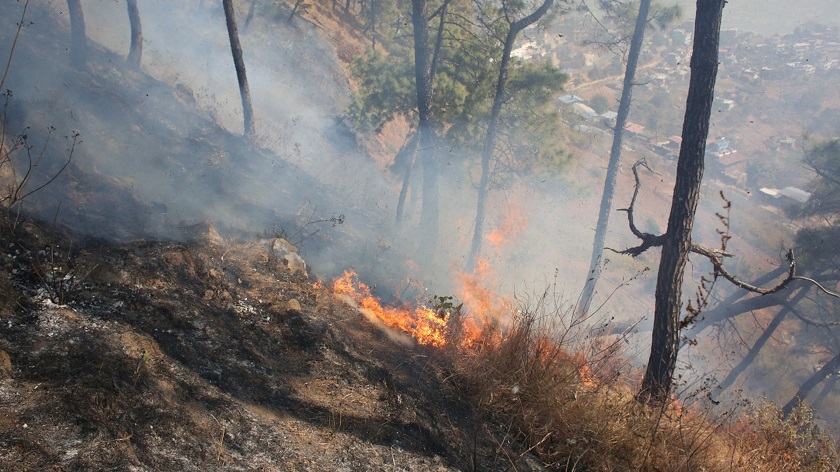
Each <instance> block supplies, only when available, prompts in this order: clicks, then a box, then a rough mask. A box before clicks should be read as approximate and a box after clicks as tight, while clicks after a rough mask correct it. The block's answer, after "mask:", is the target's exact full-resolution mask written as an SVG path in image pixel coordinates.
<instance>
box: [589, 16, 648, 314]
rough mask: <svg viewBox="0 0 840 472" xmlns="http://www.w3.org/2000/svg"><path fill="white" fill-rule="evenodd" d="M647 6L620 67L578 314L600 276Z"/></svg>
mask: <svg viewBox="0 0 840 472" xmlns="http://www.w3.org/2000/svg"><path fill="white" fill-rule="evenodd" d="M649 9H650V0H642V1H641V2H640V3H639V16H637V17H636V26H635V29H634V30H633V38H632V39H631V40H630V51H629V52H628V53H627V67H625V69H624V86H623V87H622V89H621V100H620V101H619V103H618V115H617V116H616V118H615V130H614V131H613V142H612V149H611V150H610V162H609V164H608V165H607V177H606V180H605V181H604V193H603V194H602V195H601V208H600V210H599V212H598V224H597V226H595V242H594V243H593V245H592V258H591V260H590V261H589V272H588V273H587V277H586V284H585V285H584V286H583V292H582V293H581V296H580V302H579V303H578V307H577V313H578V315H580V316H583V315H585V314H586V313H587V312H589V306H590V305H591V304H592V298H593V297H594V296H595V284H597V283H598V278H599V277H600V276H601V267H602V265H601V260H602V258H603V255H604V240H605V239H606V236H607V225H608V224H609V221H610V211H611V210H612V201H613V195H615V182H616V178H617V177H618V168H619V164H620V163H621V141H622V138H623V137H624V125H625V124H626V123H627V116H628V115H629V114H630V103H631V102H632V99H633V85H634V84H633V81H634V80H635V78H636V66H637V65H638V64H639V53H640V52H641V50H642V41H643V40H644V37H645V27H646V26H647V19H648V10H649Z"/></svg>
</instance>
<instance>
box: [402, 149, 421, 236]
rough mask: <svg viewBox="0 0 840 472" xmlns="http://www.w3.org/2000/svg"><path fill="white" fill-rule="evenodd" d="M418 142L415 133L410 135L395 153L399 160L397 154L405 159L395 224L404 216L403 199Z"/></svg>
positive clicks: (409, 181)
mask: <svg viewBox="0 0 840 472" xmlns="http://www.w3.org/2000/svg"><path fill="white" fill-rule="evenodd" d="M418 142H419V136H418V135H417V133H412V135H411V137H410V138H408V141H407V142H406V143H405V145H403V148H402V149H400V152H399V153H397V157H398V158H399V157H400V156H399V154H402V153H405V154H404V155H405V158H404V159H403V165H404V166H405V170H404V172H403V181H402V188H401V189H400V198H399V200H398V201H397V222H398V223H399V222H401V221H402V220H403V216H404V215H405V198H406V196H407V195H408V188H409V187H410V186H411V168H412V167H414V159H415V156H417V146H418Z"/></svg>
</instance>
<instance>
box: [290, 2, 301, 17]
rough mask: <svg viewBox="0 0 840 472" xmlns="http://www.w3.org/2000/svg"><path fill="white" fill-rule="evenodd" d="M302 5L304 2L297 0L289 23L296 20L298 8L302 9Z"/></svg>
mask: <svg viewBox="0 0 840 472" xmlns="http://www.w3.org/2000/svg"><path fill="white" fill-rule="evenodd" d="M302 3H303V0H297V1H296V2H295V6H294V7H293V8H292V12H291V13H289V21H290V22H291V21H292V20H293V19H294V18H295V14H296V13H297V11H298V8H300V6H301V4H302Z"/></svg>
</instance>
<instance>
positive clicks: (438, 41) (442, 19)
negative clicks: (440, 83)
mask: <svg viewBox="0 0 840 472" xmlns="http://www.w3.org/2000/svg"><path fill="white" fill-rule="evenodd" d="M451 1H452V0H444V2H443V4H442V5H441V6H440V8H438V11H437V12H436V13H437V14H438V15H440V23H438V30H437V37H436V38H435V50H434V52H433V53H432V65H431V67H430V68H431V76H432V83H434V81H435V75H437V66H438V61H439V60H440V49H441V47H442V46H443V29H444V27H445V26H446V23H445V22H446V9H447V7H449V3H450V2H451ZM432 16H434V15H432Z"/></svg>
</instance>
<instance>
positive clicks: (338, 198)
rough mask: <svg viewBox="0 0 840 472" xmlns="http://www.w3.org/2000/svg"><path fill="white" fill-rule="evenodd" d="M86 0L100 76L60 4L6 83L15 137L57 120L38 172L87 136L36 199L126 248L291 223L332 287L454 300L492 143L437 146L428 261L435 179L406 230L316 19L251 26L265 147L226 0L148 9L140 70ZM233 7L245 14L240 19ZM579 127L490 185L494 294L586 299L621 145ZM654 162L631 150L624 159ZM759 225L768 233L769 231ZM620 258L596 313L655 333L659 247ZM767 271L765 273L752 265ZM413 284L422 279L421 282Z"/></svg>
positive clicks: (649, 207) (38, 137) (39, 209)
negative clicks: (557, 162)
mask: <svg viewBox="0 0 840 472" xmlns="http://www.w3.org/2000/svg"><path fill="white" fill-rule="evenodd" d="M82 4H83V7H84V9H85V14H86V20H87V33H88V37H89V39H90V41H91V52H90V57H89V61H88V65H87V68H86V69H85V70H75V69H73V68H71V67H70V66H69V53H68V47H69V24H68V20H67V13H66V2H64V1H63V0H43V1H40V2H33V3H32V4H31V5H30V10H29V13H28V18H27V20H29V21H31V22H32V23H31V24H29V23H27V26H26V27H25V28H24V29H23V32H22V35H21V38H20V40H19V44H18V49H17V50H16V53H15V56H14V58H13V61H12V65H11V69H10V76H9V79H8V81H7V84H6V87H7V88H8V89H10V90H12V91H13V100H12V105H11V108H10V109H9V110H7V111H8V116H9V126H10V127H9V131H10V132H11V133H13V134H15V133H24V132H26V133H28V135H29V139H30V140H31V142H33V143H42V142H43V140H44V139H45V130H46V129H47V127H48V126H54V127H56V128H57V131H56V133H55V134H54V136H53V137H52V138H51V139H50V142H49V143H48V145H47V147H48V152H47V155H48V156H50V159H51V161H50V162H45V163H44V166H43V167H42V168H41V169H39V173H38V177H37V178H38V179H41V180H40V182H43V181H45V179H47V178H48V177H49V176H50V175H51V174H50V172H49V170H50V169H55V168H56V166H57V165H59V164H61V163H62V162H63V160H64V159H66V158H67V156H68V150H67V146H68V144H69V141H67V140H66V139H64V138H63V137H62V136H69V135H71V133H72V132H74V131H78V132H79V133H80V135H81V140H82V142H81V143H80V144H78V145H77V146H76V148H75V150H74V154H73V164H72V165H71V167H70V168H69V169H68V171H66V172H65V173H64V174H63V175H62V176H61V177H60V178H59V179H58V180H57V181H56V182H55V183H54V185H51V186H49V187H48V188H47V189H45V190H44V191H43V192H39V193H38V194H36V195H33V196H32V197H30V199H28V200H27V202H25V205H24V207H23V208H24V210H25V211H27V212H29V213H30V214H32V215H34V216H37V217H40V218H43V219H46V220H52V219H53V218H54V217H55V216H56V215H57V219H58V221H59V222H60V223H62V224H64V225H67V226H69V227H70V228H72V229H74V230H76V231H77V232H79V233H80V234H83V235H90V236H96V237H102V238H107V239H110V240H115V241H127V240H135V239H143V238H162V239H170V240H183V239H185V238H187V237H188V234H189V229H190V228H191V227H192V226H193V225H196V224H204V223H205V222H209V223H212V224H213V225H215V226H216V227H217V229H219V231H220V232H221V233H222V234H223V235H224V236H226V237H230V238H243V239H245V238H247V239H254V238H267V237H272V236H279V235H284V236H285V237H287V238H288V239H289V240H290V241H291V242H292V243H294V244H298V245H300V247H301V255H302V256H303V257H304V259H306V261H307V264H308V266H309V267H310V272H311V273H314V275H316V276H318V277H320V278H322V279H325V280H326V279H331V278H333V277H335V276H338V275H340V274H341V273H342V272H343V270H344V269H346V268H351V267H352V268H354V269H355V270H356V271H357V272H358V273H359V274H360V278H361V279H362V280H363V281H364V282H366V283H367V284H369V285H370V286H371V290H372V291H374V292H377V293H375V294H376V295H378V296H380V297H382V298H383V299H385V300H388V299H389V298H391V297H393V298H397V297H399V298H402V299H407V298H411V297H417V298H420V299H423V300H427V299H429V298H431V296H432V295H447V294H454V293H457V291H458V290H459V283H460V282H459V281H463V277H462V276H461V275H462V274H461V271H462V268H463V266H464V263H465V258H466V254H467V250H468V248H469V241H470V238H471V237H472V231H473V221H474V218H475V207H476V183H477V179H476V176H475V175H471V174H470V171H469V170H468V169H466V170H465V166H464V165H463V163H462V160H463V156H464V155H468V154H470V153H474V154H478V153H479V150H474V149H460V148H458V147H454V146H452V145H451V144H447V143H443V144H441V147H442V148H443V149H444V151H443V152H441V153H440V168H441V170H442V172H441V177H440V189H441V190H440V192H441V197H442V205H441V207H442V210H441V215H440V227H441V234H440V237H439V241H438V245H437V248H436V250H435V251H433V253H431V254H427V253H418V252H417V247H418V246H419V244H418V243H419V241H420V240H421V239H422V238H423V237H424V234H423V230H424V229H423V228H422V227H421V225H420V224H419V212H420V199H419V198H418V195H417V191H416V189H418V188H419V185H420V183H419V174H421V172H415V176H416V177H418V181H416V182H414V183H413V185H412V188H411V192H410V194H409V198H408V202H407V208H408V211H407V215H408V217H407V220H406V221H405V222H404V223H403V224H401V225H397V224H396V223H395V222H394V218H395V213H396V202H397V197H398V192H399V185H400V183H401V176H398V175H391V174H390V173H389V172H388V171H387V170H386V169H384V168H383V164H381V163H377V162H375V161H374V160H373V159H371V158H369V157H368V156H366V155H364V154H362V153H361V152H360V151H359V148H360V146H359V144H358V143H357V142H356V136H355V135H354V133H353V132H352V131H351V130H350V129H348V128H347V126H345V124H344V123H343V121H342V119H341V117H342V114H343V112H344V110H345V108H346V106H347V104H348V103H349V102H350V87H349V84H348V83H347V80H346V79H345V77H344V73H343V71H342V69H341V66H340V64H339V63H338V60H337V58H336V54H335V52H334V51H333V50H332V48H331V47H330V45H329V44H328V43H327V42H326V41H325V40H324V39H323V38H322V37H321V34H322V32H321V31H319V30H318V28H317V27H316V26H314V25H312V24H310V23H308V22H307V21H305V20H303V19H300V18H298V19H296V21H294V22H287V21H285V18H286V16H287V15H286V14H284V13H283V12H278V14H277V17H276V18H272V17H271V16H270V15H269V16H264V15H262V16H259V17H257V19H256V20H255V22H254V23H253V24H252V25H251V27H250V28H249V29H248V30H244V29H242V30H240V35H241V39H242V44H243V50H244V54H245V57H244V59H245V63H246V67H247V71H248V79H249V83H250V89H251V95H252V100H253V104H254V113H255V118H256V123H257V139H256V140H255V142H254V143H249V142H247V141H245V140H243V139H242V138H241V137H240V134H241V132H242V114H241V104H240V99H239V94H238V87H237V81H236V75H235V72H234V68H233V63H232V59H231V57H230V47H229V44H228V38H227V31H226V29H225V24H224V16H223V12H222V9H221V5H220V2H201V1H183V2H171V1H164V0H144V1H143V2H139V7H140V14H141V18H142V21H143V35H144V40H145V43H144V53H143V54H144V55H143V60H142V71H132V70H130V69H129V68H128V67H127V66H126V65H125V56H126V55H127V53H128V39H129V27H128V18H127V12H126V10H125V4H124V3H123V2H120V1H104V0H88V1H83V2H82ZM240 7H241V5H240ZM266 8H268V7H266ZM0 13H1V14H0V18H3V20H2V27H0V53H3V54H5V52H6V51H8V50H9V49H10V46H11V41H12V39H13V33H14V30H15V28H13V27H12V26H13V24H14V22H16V21H17V20H18V18H19V4H17V3H16V2H10V1H7V2H3V3H2V4H0ZM237 13H238V14H239V18H238V20H239V24H240V25H241V24H242V23H243V20H244V13H245V12H244V11H243V10H242V9H240V10H238V11H237ZM261 13H265V12H261ZM2 58H3V59H5V56H3V57H2ZM675 88H677V87H675ZM639 95H641V94H639ZM27 127H29V129H28V130H26V131H24V130H25V129H26V128H27ZM714 133H715V131H713V134H714ZM723 133H724V132H720V133H718V134H723ZM584 138H585V137H584V136H582V133H581V134H573V135H572V137H571V138H569V137H568V136H564V137H563V138H562V139H578V140H579V141H580V142H579V143H577V144H580V145H579V146H576V148H577V149H576V151H575V152H576V155H575V159H574V162H573V163H572V164H571V168H570V169H569V170H568V172H567V173H566V174H565V176H564V175H560V176H556V175H529V176H524V177H523V178H516V179H511V180H510V181H509V182H508V183H507V185H506V186H505V187H503V188H495V189H494V190H493V192H492V193H491V195H490V201H489V203H488V207H489V208H491V209H493V210H492V211H491V213H490V214H489V215H488V219H487V222H486V224H485V228H486V234H487V236H489V238H488V239H485V241H484V245H483V250H482V254H481V258H482V259H483V260H484V261H486V264H484V265H483V267H484V268H485V270H487V269H486V268H488V267H489V270H490V271H492V274H490V275H489V276H487V277H485V278H483V279H482V280H481V282H482V283H484V284H485V285H484V286H482V287H481V288H482V289H486V290H489V291H490V292H491V293H495V294H497V295H501V296H507V297H510V298H512V296H513V295H514V294H520V295H521V294H526V295H528V294H534V293H541V292H542V291H543V290H545V287H547V286H554V287H555V288H556V290H557V292H558V293H559V297H558V299H560V300H562V301H564V302H565V303H570V304H571V303H574V302H575V300H576V299H577V296H578V293H579V290H580V287H582V285H583V274H585V273H586V272H587V269H588V259H589V253H590V250H591V244H592V238H593V233H594V227H595V222H596V219H597V211H598V200H599V195H600V192H601V186H602V185H603V169H604V168H605V167H606V157H607V156H608V148H607V144H606V141H605V140H603V139H600V136H595V137H594V138H592V139H590V140H589V141H588V142H586V143H584V144H581V143H582V142H583V141H584ZM558 139H561V138H558ZM569 144H570V146H571V145H572V144H573V143H571V142H570V143H569ZM629 145H630V146H634V147H635V146H636V144H635V143H632V142H631V143H630V144H629ZM644 155H645V153H644V152H643V151H642V150H636V151H635V152H631V151H627V152H625V156H624V162H626V163H630V162H632V161H634V160H635V159H636V158H638V157H642V156H644ZM672 164H673V163H669V162H666V161H663V162H660V163H659V164H654V163H652V164H651V165H652V167H653V168H654V170H655V171H657V173H655V174H649V175H643V177H642V179H643V189H642V193H641V195H640V197H639V198H640V201H639V203H638V205H637V209H638V213H637V215H636V221H637V223H638V224H639V226H640V227H641V228H642V229H643V230H647V231H651V232H658V231H662V230H664V229H665V226H666V221H665V218H667V212H666V211H665V210H663V209H665V208H667V207H668V205H669V204H670V198H671V195H670V190H662V189H666V188H668V187H669V185H670V182H666V180H667V179H665V177H664V175H667V174H668V173H669V172H672V171H671V170H670V169H667V168H666V167H667V166H668V165H672ZM657 165H658V166H659V167H657ZM625 168H626V169H629V166H625ZM632 182H633V181H632V176H631V175H630V173H629V172H626V171H625V172H622V174H621V175H620V177H619V187H618V189H617V193H616V196H615V204H614V206H615V207H617V208H621V207H624V206H626V205H627V204H628V203H629V200H630V196H631V194H632ZM703 191H704V195H703V198H702V200H701V206H702V208H703V210H702V212H701V214H700V215H699V216H698V221H697V224H696V228H697V230H696V232H695V235H696V237H697V238H698V241H699V242H701V243H702V244H706V245H708V246H713V247H714V246H716V245H717V241H718V240H719V236H718V235H717V233H716V232H715V230H716V229H718V228H719V225H718V220H717V219H716V218H715V217H714V213H715V212H717V211H719V210H720V203H721V201H720V200H719V198H718V197H717V190H716V189H714V188H712V187H710V186H706V187H705V188H704V190H703ZM726 196H727V198H729V199H732V200H733V208H734V211H735V212H741V213H742V214H743V213H745V212H747V211H749V209H750V208H752V205H754V203H752V202H751V201H750V199H749V196H748V195H747V194H745V193H744V194H734V195H732V194H727V195H726ZM733 218H734V219H733V221H734V224H735V225H736V226H735V228H736V231H735V236H736V237H735V238H733V240H732V242H731V246H730V248H731V249H732V251H733V252H736V253H738V254H741V255H743V254H744V253H745V252H749V251H754V252H753V253H751V254H748V256H749V257H748V258H749V259H750V260H751V261H756V260H766V258H763V259H762V258H761V256H760V255H758V250H757V249H755V247H757V246H758V244H756V242H755V241H753V240H752V239H750V238H752V231H743V228H742V227H739V225H741V223H740V222H739V221H738V216H737V214H734V215H733ZM749 229H752V228H749ZM755 233H757V234H758V233H760V234H758V235H757V236H756V237H761V238H763V239H767V238H769V237H770V236H768V235H767V232H766V231H760V230H756V231H755ZM791 234H792V233H791ZM739 237H743V239H744V240H740V239H739ZM747 239H750V240H748V241H747ZM763 242H764V243H766V242H767V241H763ZM777 242H778V241H777V240H774V241H771V244H776V243H777ZM636 243H637V241H636V240H635V239H634V238H633V236H632V235H631V234H630V233H629V231H627V230H626V220H625V219H624V214H623V213H614V214H613V216H612V221H611V225H610V232H609V234H608V236H607V244H608V246H610V247H612V248H614V249H623V248H625V247H629V246H631V245H634V244H636ZM605 257H606V258H607V259H608V262H607V263H606V267H605V269H604V272H603V275H602V279H601V281H600V282H599V285H598V290H599V293H598V294H597V296H596V299H595V303H594V305H593V307H594V308H599V304H601V303H604V306H603V307H601V308H600V310H601V312H602V313H603V315H604V316H605V317H606V318H610V317H614V318H615V319H614V321H613V322H614V323H615V324H616V325H619V326H629V325H633V324H634V323H636V322H638V321H639V319H640V318H641V319H642V322H641V323H640V324H639V325H638V327H639V329H640V330H641V331H642V332H644V330H645V329H647V327H648V326H649V325H650V323H651V322H652V313H653V308H652V302H653V290H654V284H655V278H656V274H655V270H653V269H655V268H656V266H657V265H658V253H657V252H656V251H650V253H649V254H645V255H643V256H642V257H640V258H638V259H630V258H628V257H626V256H619V255H617V254H612V253H609V252H608V253H607V254H606V255H605ZM772 265H773V262H772V261H769V262H766V263H764V265H759V266H751V270H752V273H751V275H756V274H760V273H763V272H766V271H769V270H770V269H771V267H772ZM744 268H746V265H745V267H744ZM708 272H709V268H708V267H705V266H702V265H701V264H698V265H697V266H696V267H695V266H692V267H690V268H689V272H688V273H689V275H690V276H689V277H688V278H689V279H695V280H699V279H700V276H702V275H706V274H707V273H708ZM741 273H742V274H743V272H741ZM418 279H419V280H423V284H422V285H419V284H415V283H414V281H416V280H418ZM406 280H408V281H409V283H405V281H406ZM694 290H695V287H694V286H692V285H691V283H688V284H687V285H686V287H685V288H684V292H685V293H686V294H690V293H693V291H694ZM617 330H618V331H620V329H618V328H617ZM632 342H633V346H631V348H629V349H628V353H629V354H631V355H633V354H635V355H637V357H638V360H639V361H640V362H643V361H644V360H646V359H645V358H644V353H645V352H646V348H647V346H648V345H649V341H648V339H646V336H645V335H644V334H642V335H639V336H638V337H636V338H633V339H632ZM711 342H712V341H711V340H710V341H709V343H711ZM690 359H691V360H692V361H696V363H697V365H701V364H702V365H704V366H705V365H707V364H706V362H708V365H709V367H708V369H711V368H712V367H714V366H716V365H717V363H719V361H718V360H716V359H712V360H706V359H701V358H699V357H692V358H690ZM705 369H706V367H702V368H701V370H705Z"/></svg>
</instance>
